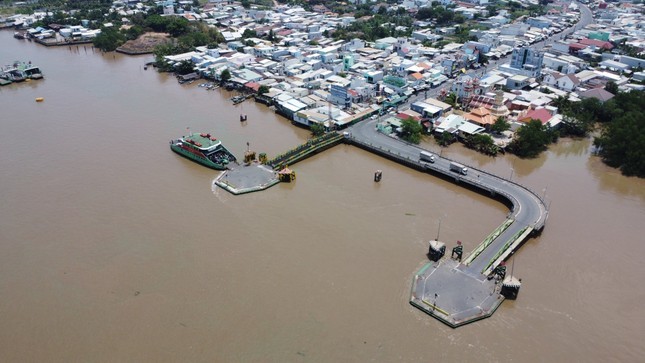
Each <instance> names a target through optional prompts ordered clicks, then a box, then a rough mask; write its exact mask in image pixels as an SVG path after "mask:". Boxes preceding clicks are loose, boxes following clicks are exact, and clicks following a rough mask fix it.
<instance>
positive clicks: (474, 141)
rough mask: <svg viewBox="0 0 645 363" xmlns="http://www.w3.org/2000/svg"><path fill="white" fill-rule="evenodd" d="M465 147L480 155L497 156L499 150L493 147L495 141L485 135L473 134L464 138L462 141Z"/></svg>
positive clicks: (495, 146)
mask: <svg viewBox="0 0 645 363" xmlns="http://www.w3.org/2000/svg"><path fill="white" fill-rule="evenodd" d="M464 144H465V145H466V147H469V148H471V149H475V150H477V151H479V152H481V153H484V154H487V155H493V156H494V155H497V152H498V151H499V148H498V147H497V145H495V141H494V140H493V138H492V137H490V135H487V134H475V135H470V136H468V137H466V139H465V140H464Z"/></svg>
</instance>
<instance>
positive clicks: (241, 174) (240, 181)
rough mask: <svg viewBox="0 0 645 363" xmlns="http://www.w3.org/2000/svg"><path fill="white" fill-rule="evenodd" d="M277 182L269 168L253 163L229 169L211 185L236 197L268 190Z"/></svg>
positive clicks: (274, 173)
mask: <svg viewBox="0 0 645 363" xmlns="http://www.w3.org/2000/svg"><path fill="white" fill-rule="evenodd" d="M279 182H280V181H279V180H278V174H277V173H276V172H275V171H273V169H271V167H269V166H267V165H263V164H259V163H256V162H254V163H251V164H249V165H236V166H234V167H231V169H229V170H226V171H224V172H223V173H221V174H220V175H218V176H217V178H215V180H214V181H213V184H214V185H217V186H219V187H220V188H222V189H225V190H227V191H229V192H231V193H233V194H236V195H237V194H245V193H251V192H257V191H260V190H264V189H268V188H270V187H272V186H274V185H276V184H278V183H279Z"/></svg>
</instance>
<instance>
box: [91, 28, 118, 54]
mask: <svg viewBox="0 0 645 363" xmlns="http://www.w3.org/2000/svg"><path fill="white" fill-rule="evenodd" d="M92 42H93V43H94V46H95V47H97V48H99V49H100V50H102V51H104V52H111V51H114V50H116V48H118V47H119V46H121V45H122V44H123V43H125V36H124V35H123V34H121V32H119V31H118V30H116V29H115V28H104V29H102V30H101V33H100V34H98V35H97V36H96V37H95V38H94V40H93V41H92Z"/></svg>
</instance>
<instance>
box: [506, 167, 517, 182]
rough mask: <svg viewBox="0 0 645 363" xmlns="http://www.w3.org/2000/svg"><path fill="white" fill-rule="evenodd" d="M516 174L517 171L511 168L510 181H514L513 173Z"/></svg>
mask: <svg viewBox="0 0 645 363" xmlns="http://www.w3.org/2000/svg"><path fill="white" fill-rule="evenodd" d="M514 172H515V169H513V168H511V177H510V178H509V179H508V180H510V181H513V173H514Z"/></svg>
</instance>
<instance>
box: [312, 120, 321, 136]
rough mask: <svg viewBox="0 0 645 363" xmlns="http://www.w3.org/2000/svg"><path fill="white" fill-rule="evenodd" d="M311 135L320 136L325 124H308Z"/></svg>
mask: <svg viewBox="0 0 645 363" xmlns="http://www.w3.org/2000/svg"><path fill="white" fill-rule="evenodd" d="M309 129H310V130H311V134H312V135H313V136H322V135H323V134H324V133H325V125H323V124H319V123H317V122H313V123H311V124H310V125H309Z"/></svg>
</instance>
